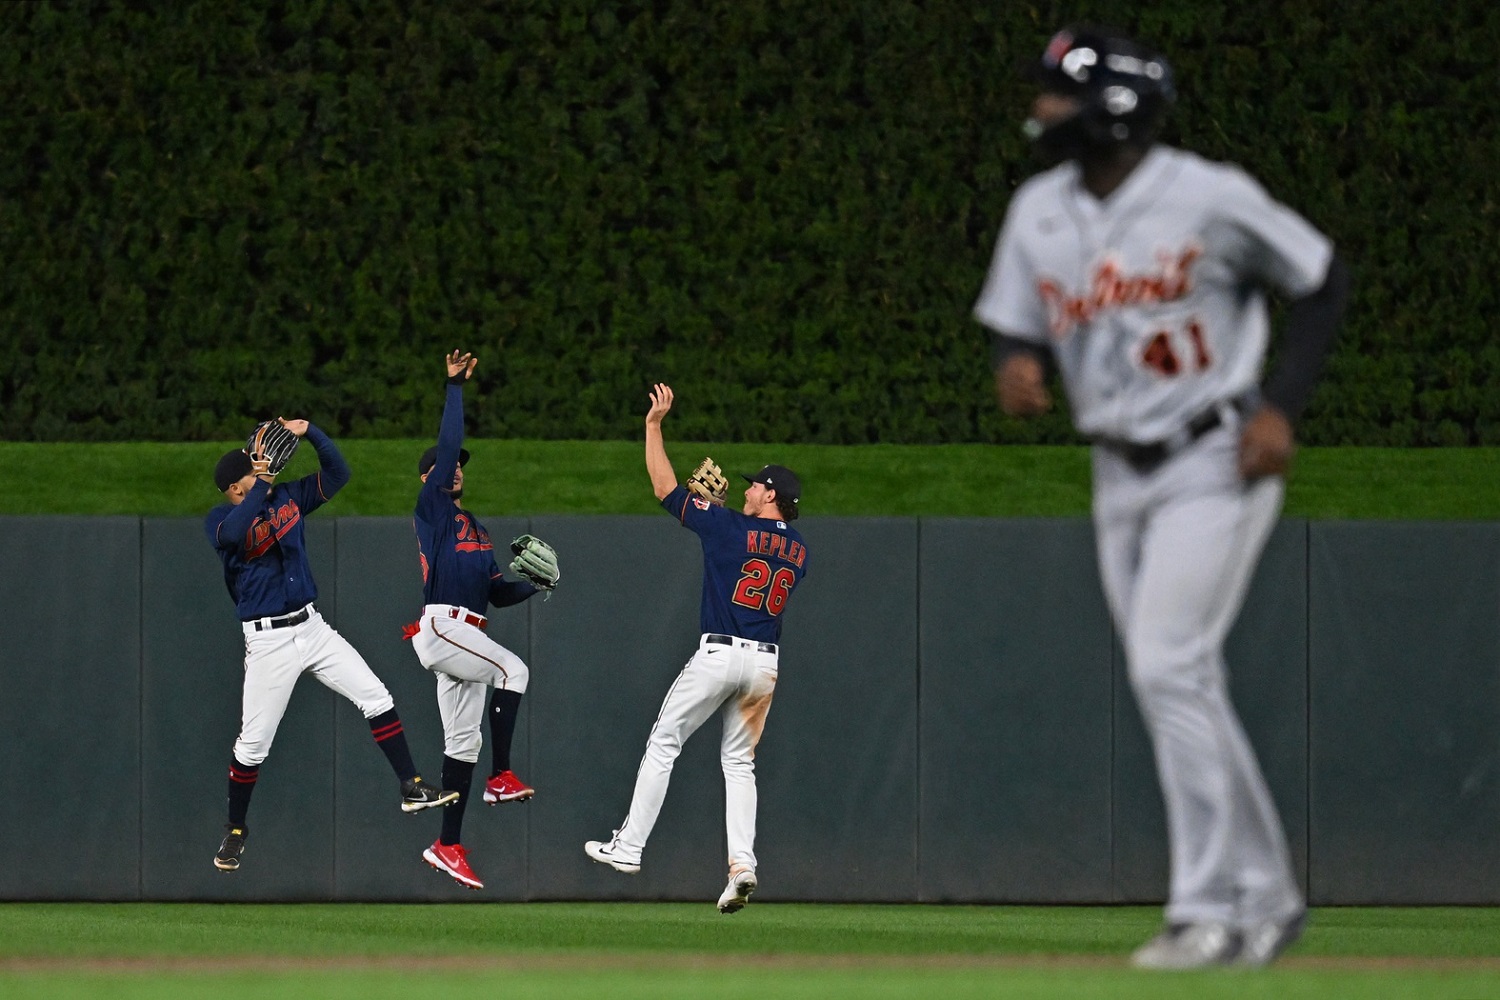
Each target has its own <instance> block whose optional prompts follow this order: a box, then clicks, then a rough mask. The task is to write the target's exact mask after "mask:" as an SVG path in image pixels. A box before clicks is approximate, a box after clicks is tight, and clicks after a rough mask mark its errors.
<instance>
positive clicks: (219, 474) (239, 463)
mask: <svg viewBox="0 0 1500 1000" xmlns="http://www.w3.org/2000/svg"><path fill="white" fill-rule="evenodd" d="M252 471H253V468H252V466H251V465H250V456H249V455H247V454H245V452H244V450H243V449H240V448H236V449H234V450H233V451H226V452H225V453H224V457H223V458H221V459H219V464H218V465H216V466H214V485H215V486H217V487H218V488H219V492H220V493H223V492H224V491H225V490H227V489H229V487H230V486H232V485H234V484H235V483H237V482H239V481H240V480H241V479H244V478H245V477H246V476H248V475H250V473H251V472H252Z"/></svg>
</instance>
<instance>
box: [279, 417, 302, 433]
mask: <svg viewBox="0 0 1500 1000" xmlns="http://www.w3.org/2000/svg"><path fill="white" fill-rule="evenodd" d="M276 419H277V420H278V421H280V423H281V426H283V427H285V428H286V429H287V430H289V431H291V432H292V433H293V434H295V435H297V436H298V437H306V436H307V421H306V420H288V419H287V418H286V417H277V418H276Z"/></svg>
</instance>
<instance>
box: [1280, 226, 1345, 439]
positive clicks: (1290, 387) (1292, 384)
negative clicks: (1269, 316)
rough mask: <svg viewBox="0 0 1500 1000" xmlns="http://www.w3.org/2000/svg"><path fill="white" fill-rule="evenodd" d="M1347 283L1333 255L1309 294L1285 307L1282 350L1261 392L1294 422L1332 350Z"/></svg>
mask: <svg viewBox="0 0 1500 1000" xmlns="http://www.w3.org/2000/svg"><path fill="white" fill-rule="evenodd" d="M1349 284H1350V277H1349V269H1348V268H1347V267H1346V266H1345V265H1344V262H1343V261H1342V260H1340V259H1339V257H1338V255H1337V254H1335V255H1334V256H1333V257H1332V258H1331V259H1330V260H1329V262H1328V276H1327V277H1326V278H1324V279H1323V284H1322V286H1321V287H1320V288H1318V289H1317V291H1315V292H1313V293H1311V294H1310V295H1304V296H1302V297H1301V298H1299V299H1294V300H1293V301H1292V303H1291V305H1290V306H1288V308H1287V314H1286V328H1285V330H1284V331H1283V333H1282V338H1281V351H1280V353H1279V354H1278V356H1277V359H1276V366H1275V368H1274V369H1272V371H1271V373H1270V375H1268V376H1267V377H1266V381H1265V385H1264V386H1263V387H1262V389H1261V394H1262V395H1263V396H1264V397H1265V399H1266V402H1268V403H1270V404H1271V405H1272V406H1275V407H1276V408H1277V409H1278V410H1280V411H1281V412H1282V413H1284V414H1286V417H1287V419H1288V420H1291V421H1292V422H1294V423H1295V422H1296V421H1297V418H1298V417H1300V416H1302V411H1303V410H1304V409H1305V408H1306V407H1307V401H1308V400H1309V399H1310V398H1311V397H1312V392H1313V387H1314V386H1315V385H1317V382H1318V377H1319V376H1320V375H1322V373H1323V365H1324V363H1325V362H1326V361H1327V360H1328V355H1329V354H1330V353H1331V352H1332V351H1333V341H1334V338H1335V336H1336V335H1337V333H1338V330H1339V326H1340V324H1341V323H1342V322H1343V319H1344V308H1345V306H1346V304H1347V303H1348V300H1349Z"/></svg>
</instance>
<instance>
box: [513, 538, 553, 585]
mask: <svg viewBox="0 0 1500 1000" xmlns="http://www.w3.org/2000/svg"><path fill="white" fill-rule="evenodd" d="M510 550H511V551H512V552H514V553H515V554H516V557H515V558H514V559H512V560H511V561H510V571H511V572H512V573H514V574H516V575H517V576H519V577H521V578H522V579H524V580H525V581H526V582H528V583H530V584H531V585H532V586H533V587H536V588H537V589H538V590H551V589H552V588H553V587H556V586H557V581H558V579H559V574H558V572H557V550H556V549H554V548H553V547H552V546H550V545H548V544H547V543H546V542H544V541H542V540H541V539H540V538H537V537H536V536H535V535H521V536H519V537H517V538H516V539H515V541H513V542H511V543H510Z"/></svg>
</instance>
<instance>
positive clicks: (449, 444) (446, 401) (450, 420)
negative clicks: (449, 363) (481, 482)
mask: <svg viewBox="0 0 1500 1000" xmlns="http://www.w3.org/2000/svg"><path fill="white" fill-rule="evenodd" d="M463 445H464V387H463V386H462V385H457V384H455V383H452V382H449V383H448V388H447V390H446V391H445V393H444V396H443V419H442V421H441V422H440V423H439V424H438V439H437V454H436V455H435V456H433V464H432V471H431V472H430V473H428V475H427V482H426V483H424V484H423V486H422V488H423V490H424V491H425V490H427V489H429V488H430V489H431V490H432V491H433V493H437V492H439V491H440V490H441V489H442V488H443V487H445V486H450V485H452V483H453V477H454V475H455V474H456V473H457V471H458V455H459V452H461V451H462V450H463Z"/></svg>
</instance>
